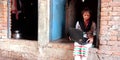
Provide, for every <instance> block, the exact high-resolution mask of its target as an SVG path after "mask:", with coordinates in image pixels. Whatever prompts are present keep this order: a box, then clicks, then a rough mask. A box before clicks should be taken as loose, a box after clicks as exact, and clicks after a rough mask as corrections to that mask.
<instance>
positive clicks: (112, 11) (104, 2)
mask: <svg viewBox="0 0 120 60" xmlns="http://www.w3.org/2000/svg"><path fill="white" fill-rule="evenodd" d="M119 21H120V0H101V19H100V45H99V46H100V49H99V51H98V53H99V57H100V60H119V59H120V34H119V33H120V27H119V26H120V23H119Z"/></svg>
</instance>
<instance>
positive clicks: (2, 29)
mask: <svg viewBox="0 0 120 60" xmlns="http://www.w3.org/2000/svg"><path fill="white" fill-rule="evenodd" d="M7 17H8V16H7V0H0V39H4V38H7Z"/></svg>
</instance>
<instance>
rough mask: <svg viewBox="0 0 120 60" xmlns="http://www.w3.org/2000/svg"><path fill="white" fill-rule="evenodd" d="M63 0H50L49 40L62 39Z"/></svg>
mask: <svg viewBox="0 0 120 60" xmlns="http://www.w3.org/2000/svg"><path fill="white" fill-rule="evenodd" d="M65 2H66V1H65V0H51V7H50V8H51V13H50V19H51V20H50V40H52V41H55V40H57V39H60V38H62V36H63V34H64V32H63V31H64V27H65Z"/></svg>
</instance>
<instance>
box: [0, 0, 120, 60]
mask: <svg viewBox="0 0 120 60" xmlns="http://www.w3.org/2000/svg"><path fill="white" fill-rule="evenodd" d="M38 1H39V2H38V7H39V14H38V15H39V20H38V21H39V22H38V23H39V26H38V27H39V30H38V35H39V36H38V37H39V40H38V44H39V58H38V60H40V59H42V58H43V60H45V59H44V58H46V56H47V58H46V60H48V59H49V60H60V59H62V60H66V59H69V60H72V59H73V57H72V49H71V48H73V47H71V45H70V44H58V43H55V44H51V43H49V25H50V24H49V23H50V19H49V15H50V11H49V10H50V0H38ZM0 11H1V13H0V39H4V38H7V22H8V21H7V17H8V16H7V0H1V1H0ZM119 20H120V0H101V18H100V34H99V37H100V45H99V47H100V48H99V49H98V50H97V49H95V50H94V49H93V48H92V49H91V51H94V52H90V54H91V55H90V57H89V58H90V59H91V60H94V59H92V57H93V58H96V59H95V60H119V59H120V34H119V33H120V28H119V26H120V23H119ZM8 41H9V40H8ZM56 44H58V45H56ZM61 45H62V46H61ZM8 51H9V50H8ZM65 54H66V55H65ZM64 56H66V57H64ZM50 58H51V59H50Z"/></svg>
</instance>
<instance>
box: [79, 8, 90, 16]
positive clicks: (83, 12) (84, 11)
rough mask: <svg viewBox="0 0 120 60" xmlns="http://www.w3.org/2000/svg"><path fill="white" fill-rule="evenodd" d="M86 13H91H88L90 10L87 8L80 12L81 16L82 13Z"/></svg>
mask: <svg viewBox="0 0 120 60" xmlns="http://www.w3.org/2000/svg"><path fill="white" fill-rule="evenodd" d="M86 11H87V12H89V13H90V15H91V11H90V9H89V8H84V9H83V10H82V12H81V14H82V15H83V13H84V12H86Z"/></svg>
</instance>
